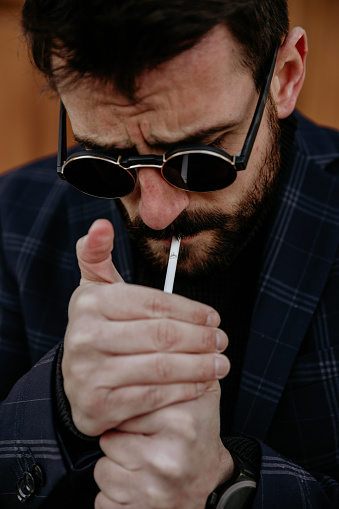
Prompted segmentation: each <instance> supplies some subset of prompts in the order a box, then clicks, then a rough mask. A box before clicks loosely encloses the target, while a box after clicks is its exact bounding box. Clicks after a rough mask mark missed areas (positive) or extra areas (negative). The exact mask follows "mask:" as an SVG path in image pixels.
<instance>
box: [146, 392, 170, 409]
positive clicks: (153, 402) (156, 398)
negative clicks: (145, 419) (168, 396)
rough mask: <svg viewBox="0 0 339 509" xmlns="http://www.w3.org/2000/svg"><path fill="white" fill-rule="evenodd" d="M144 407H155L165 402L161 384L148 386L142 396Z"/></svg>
mask: <svg viewBox="0 0 339 509" xmlns="http://www.w3.org/2000/svg"><path fill="white" fill-rule="evenodd" d="M142 403H143V405H144V406H145V408H148V409H156V408H160V407H161V406H163V404H164V403H165V394H164V391H163V390H162V387H161V386H154V387H149V388H148V389H147V390H146V392H145V393H144V394H143V396H142Z"/></svg>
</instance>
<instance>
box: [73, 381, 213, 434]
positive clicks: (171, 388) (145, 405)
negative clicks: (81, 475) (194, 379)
mask: <svg viewBox="0 0 339 509" xmlns="http://www.w3.org/2000/svg"><path fill="white" fill-rule="evenodd" d="M206 385H207V384H204V383H186V384H179V383H178V384H169V385H151V386H149V385H138V386H130V387H119V388H116V389H113V390H110V391H106V389H105V390H102V391H98V390H97V391H95V393H92V394H91V395H90V394H89V393H88V392H87V394H86V397H85V398H84V400H82V399H80V400H77V403H76V404H75V405H73V407H72V417H73V421H74V424H75V425H76V427H77V428H78V429H79V430H80V431H81V432H82V433H84V434H85V435H88V436H98V435H101V434H102V433H104V432H105V431H107V430H109V429H113V428H116V427H118V426H119V425H120V424H121V423H122V422H124V421H127V420H131V419H133V418H134V417H137V416H141V415H144V414H145V413H148V412H154V411H156V410H159V409H160V408H163V407H166V406H168V405H172V404H174V403H181V402H184V401H191V400H194V399H197V398H198V397H200V396H201V395H202V394H203V393H204V391H205V388H206ZM79 404H80V406H81V408H80V407H79V406H78V405H79Z"/></svg>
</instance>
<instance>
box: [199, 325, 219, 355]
mask: <svg viewBox="0 0 339 509" xmlns="http://www.w3.org/2000/svg"><path fill="white" fill-rule="evenodd" d="M202 346H203V349H204V350H215V348H216V330H215V329H212V328H211V327H204V328H203V330H202Z"/></svg>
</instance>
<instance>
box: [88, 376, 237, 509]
mask: <svg viewBox="0 0 339 509" xmlns="http://www.w3.org/2000/svg"><path fill="white" fill-rule="evenodd" d="M219 399H220V387H219V383H218V382H213V383H212V384H211V386H210V388H209V390H208V391H206V392H205V393H204V394H203V395H202V396H200V397H199V398H197V399H195V400H193V401H189V402H185V403H178V404H175V405H172V406H169V407H166V408H164V409H161V410H158V411H155V412H153V413H151V414H148V415H146V416H142V417H139V418H135V419H133V420H131V421H128V422H125V423H123V424H122V425H121V426H120V427H119V429H118V430H116V431H110V432H107V433H105V434H104V435H103V436H102V437H101V439H100V445H101V448H102V450H103V452H104V454H105V457H103V458H101V459H100V460H99V461H98V462H97V464H96V467H95V470H94V477H95V481H96V483H97V484H98V486H99V488H100V490H101V491H100V493H99V494H98V496H97V499H96V503H95V508H96V509H117V508H119V507H121V506H125V507H126V506H127V507H128V508H130V509H134V508H135V509H153V508H154V509H160V508H161V509H203V508H204V507H205V503H206V500H207V497H208V495H209V493H211V492H212V491H213V489H214V488H215V487H216V486H217V485H219V484H221V483H222V482H224V481H225V480H227V479H229V478H230V477H231V475H232V474H233V468H234V464H233V460H232V458H231V455H230V454H229V452H228V451H227V450H226V449H225V448H224V446H223V445H222V443H221V441H220V438H219V432H220V430H219V422H220V418H219Z"/></svg>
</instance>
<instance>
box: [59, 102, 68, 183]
mask: <svg viewBox="0 0 339 509" xmlns="http://www.w3.org/2000/svg"><path fill="white" fill-rule="evenodd" d="M66 157H67V134H66V109H65V106H64V105H63V102H62V101H60V113H59V139H58V155H57V172H58V174H59V175H60V176H62V167H63V165H64V162H65V161H66Z"/></svg>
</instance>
